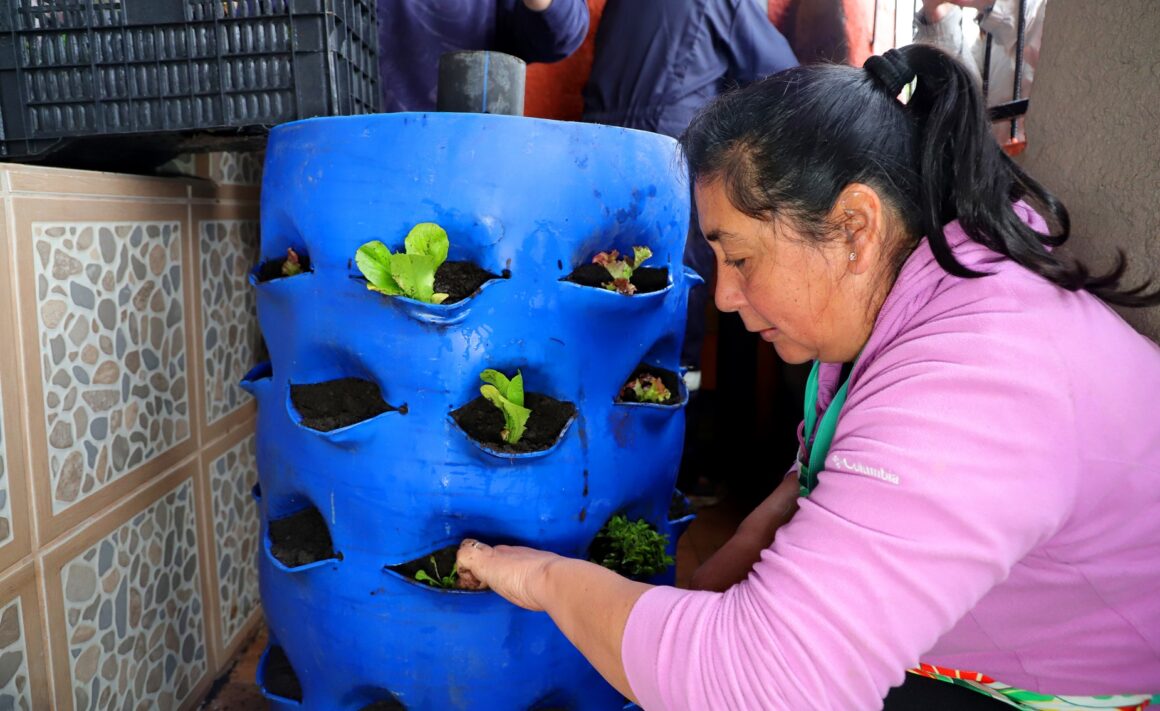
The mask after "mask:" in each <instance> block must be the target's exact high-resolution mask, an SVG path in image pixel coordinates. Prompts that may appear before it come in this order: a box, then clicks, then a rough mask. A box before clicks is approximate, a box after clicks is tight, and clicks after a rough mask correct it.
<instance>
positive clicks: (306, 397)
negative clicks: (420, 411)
mask: <svg viewBox="0 0 1160 711" xmlns="http://www.w3.org/2000/svg"><path fill="white" fill-rule="evenodd" d="M290 401H291V402H292V403H294V409H295V410H297V411H298V414H300V415H301V416H302V424H303V425H304V426H306V427H309V428H310V429H313V430H318V431H320V432H330V431H331V430H336V429H338V428H339V427H346V426H347V425H353V424H354V423H356V422H362V421H363V420H369V419H370V418H372V417H374V416H375V415H380V414H382V413H384V412H387V411H388V410H394V409H395V408H393V407H391V406H390V405H388V404H387V403H386V401H384V400H383V396H382V394H381V393H380V392H379V386H378V385H375V384H374V383H372V382H371V381H369V380H363V379H362V378H339V379H337V380H327V381H326V382H322V383H307V384H303V385H291V386H290Z"/></svg>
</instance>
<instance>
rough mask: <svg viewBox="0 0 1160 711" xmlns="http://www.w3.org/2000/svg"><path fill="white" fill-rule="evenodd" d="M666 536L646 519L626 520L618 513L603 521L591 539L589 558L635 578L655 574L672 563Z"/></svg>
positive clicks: (626, 518)
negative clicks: (590, 554)
mask: <svg viewBox="0 0 1160 711" xmlns="http://www.w3.org/2000/svg"><path fill="white" fill-rule="evenodd" d="M668 541H669V537H668V536H666V535H664V534H662V533H658V532H657V531H656V530H655V529H654V528H653V527H652V526H650V525H649V523H648V521H645V520H643V519H638V520H636V521H629V520H628V517H626V516H624V515H623V514H617V515H616V516H613V517H612V518H610V519H609V520H608V523H606V524H604V528H601V529H600V532H599V533H597V534H596V538H595V540H593V542H592V554H593V555H592V561H593V562H595V563H599V564H600V565H603V566H604V567H605V568H610V569H612V570H615V571H617V572H618V573H621V574H622V575H627V576H629V577H634V578H643V577H648V576H650V575H656V574H657V573H660V572H661V571H663V570H666V569H667V568H668V567H669V566H670V565H672V564H673V558H672V556H670V555H668V554H667V553H665V547H666V546H667V545H668Z"/></svg>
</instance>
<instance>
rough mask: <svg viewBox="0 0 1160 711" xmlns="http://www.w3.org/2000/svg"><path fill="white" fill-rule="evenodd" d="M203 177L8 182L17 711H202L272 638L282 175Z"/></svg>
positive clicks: (0, 527)
mask: <svg viewBox="0 0 1160 711" xmlns="http://www.w3.org/2000/svg"><path fill="white" fill-rule="evenodd" d="M190 165H192V166H193V168H194V169H195V171H196V173H197V174H198V175H199V176H201V177H200V178H194V179H190V180H186V179H168V180H163V179H156V178H142V177H134V176H117V175H112V174H101V173H87V172H83V171H71V170H58V169H46V168H39V167H30V166H19V165H7V164H0V261H2V262H3V263H5V264H9V265H10V266H11V268H9V269H4V270H0V334H4V335H5V336H9V341H7V342H5V344H4V346H3V347H0V711H5V710H6V709H32V710H33V711H37V710H39V709H60V710H61V711H69V710H70V709H110V710H112V709H117V710H118V711H119V710H120V709H131V710H134V711H135V710H137V709H140V710H142V711H144V710H146V709H148V710H152V709H163V710H164V709H174V710H180V711H186V710H187V709H191V708H193V707H195V706H196V705H197V703H198V700H199V698H200V696H201V695H202V694H204V693H205V691H206V690H207V689H208V685H209V684H210V683H211V682H212V680H213V678H214V676H215V675H216V674H217V673H218V672H219V671H220V670H221V669H222V667H223V666H224V665H225V664H227V663H228V662H229V656H228V655H229V654H230V653H231V652H232V651H233V650H234V649H236V648H237V646H238V645H240V644H241V643H242V642H243V641H244V640H245V638H246V635H247V634H248V632H249V631H250V630H252V629H253V625H254V623H255V621H256V620H257V619H258V616H259V613H260V602H259V598H258V591H257V579H256V567H255V561H254V557H255V555H256V550H257V541H258V519H257V507H256V505H255V504H254V502H253V501H252V499H251V497H250V487H251V486H252V484H253V483H254V481H255V480H256V473H255V464H254V439H253V424H254V423H253V417H252V415H253V410H254V404H253V402H252V400H251V399H250V398H249V396H248V395H247V394H246V393H244V392H243V391H242V390H241V389H240V388H238V387H237V381H238V380H240V378H241V377H242V375H243V374H244V373H245V372H246V371H247V370H249V368H250V367H252V365H253V364H254V363H255V362H257V360H258V359H259V357H260V356H259V351H260V349H261V346H260V338H259V334H258V329H257V323H256V318H255V305H254V304H255V302H254V295H253V292H252V289H251V287H250V286H249V284H248V278H247V277H248V270H249V268H250V267H251V266H252V265H253V263H254V261H255V260H256V258H257V248H258V203H257V200H258V184H259V183H260V177H261V170H260V167H261V158H260V156H256V155H249V156H228V157H223V156H221V155H218V154H213V155H198V156H195V157H194V158H193V159H192V160H186V161H185V162H184V163H183V167H184V168H185V169H188V168H189V167H190ZM207 178H212V179H216V181H217V182H216V183H215V182H213V181H212V180H207ZM42 620H44V621H47V623H48V628H47V634H46V631H45V628H44V625H43V623H42ZM46 641H47V645H46V644H45V642H46Z"/></svg>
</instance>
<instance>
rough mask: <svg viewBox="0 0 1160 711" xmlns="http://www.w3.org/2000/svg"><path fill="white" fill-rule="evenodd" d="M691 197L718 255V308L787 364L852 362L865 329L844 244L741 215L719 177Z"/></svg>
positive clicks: (698, 188) (782, 223) (699, 185)
mask: <svg viewBox="0 0 1160 711" xmlns="http://www.w3.org/2000/svg"><path fill="white" fill-rule="evenodd" d="M694 194H695V199H696V201H697V212H698V214H699V216H700V223H701V231H702V233H703V234H704V235H705V237H706V238H707V239H708V240H709V244H710V245H711V246H712V248H713V252H714V254H715V255H716V257H717V288H716V292H715V298H716V302H717V308H718V309H720V310H721V311H726V312H732V311H736V312H737V313H738V314H739V315H740V316H741V320H742V322H744V324H745V328H746V329H748V330H749V331H752V332H754V333H757V334H759V335H760V336H761V338H763V339H764V340H766V341H769V342H770V343H772V344H773V347H774V348H775V349H776V350H777V354H778V355H779V356H781V358H782V360H784V361H786V362H787V363H805V362H807V361H810V360H823V361H826V362H843V361H846V360H852V358H853V357H854V356H855V355H857V352H858V350H859V349H860V348H861V345H862V344H863V343H864V342H865V336H866V335H867V334H868V331H867V332H866V333H861V331H863V327H862V324H861V322H862V321H864V320H865V316H864V315H859V313H858V312H857V311H855V310H854V309H851V306H854V305H855V304H856V302H855V301H854V300H853V299H852V298H851V297H852V296H853V295H852V294H851V293H850V291H851V289H850V288H849V285H848V284H847V283H846V281H847V279H846V277H847V276H849V275H850V268H849V265H850V264H851V261H850V259H849V251H850V246H849V245H848V244H847V243H846V242H845V241H844V240H840V239H839V240H831V241H827V242H822V243H817V242H809V241H808V240H807V238H806V237H805V236H803V235H800V234H796V233H794V232H793V231H792V229H791V228H790V227H789V226H788V224H787V222H786V221H784V220H779V221H777V222H775V223H774V222H766V221H763V220H758V219H755V218H752V217H749V216H748V215H745V214H743V213H742V212H740V211H738V210H737V209H736V208H735V207H733V205H732V204H731V203H730V202H729V199H728V197H727V196H726V194H725V190H724V188H723V187H722V185H721V181H720V180H713V181H710V182H708V183H705V182H698V183H697V185H696V188H695V193H694ZM854 331H857V332H859V333H854ZM858 339H861V340H858ZM855 340H858V342H857V343H856V344H854V345H851V344H852V343H853V341H855ZM851 348H852V349H853V350H851Z"/></svg>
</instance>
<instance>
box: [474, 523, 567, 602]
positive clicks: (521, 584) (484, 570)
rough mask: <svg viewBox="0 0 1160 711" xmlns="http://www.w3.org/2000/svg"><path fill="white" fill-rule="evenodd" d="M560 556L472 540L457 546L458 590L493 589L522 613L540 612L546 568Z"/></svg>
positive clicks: (520, 547) (531, 549) (532, 549)
mask: <svg viewBox="0 0 1160 711" xmlns="http://www.w3.org/2000/svg"><path fill="white" fill-rule="evenodd" d="M557 560H561V558H560V556H558V555H556V554H555V553H547V552H545V551H540V550H536V549H534V548H524V547H522V546H495V547H492V546H489V545H487V544H486V543H481V542H479V541H476V540H474V539H471V538H466V539H464V540H463V542H462V543H460V544H459V555H458V556H457V557H456V561H457V563H458V564H459V587H461V588H466V589H468V590H488V589H490V590H494V591H495V592H497V593H499V595H500V596H501V597H503V598H504V599H506V600H507V601H508V602H511V603H512V604H514V605H519V606H520V607H522V608H524V609H525V610H533V611H537V612H538V611H542V610H543V609H544V605H543V603H542V602H541V600H542V599H543V597H542V594H543V591H544V583H545V582H546V578H547V572H548V568H549V566H550V565H551V564H552V563H553V562H554V561H557Z"/></svg>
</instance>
